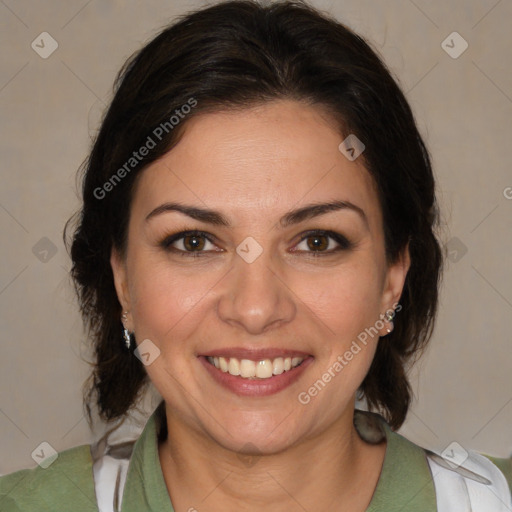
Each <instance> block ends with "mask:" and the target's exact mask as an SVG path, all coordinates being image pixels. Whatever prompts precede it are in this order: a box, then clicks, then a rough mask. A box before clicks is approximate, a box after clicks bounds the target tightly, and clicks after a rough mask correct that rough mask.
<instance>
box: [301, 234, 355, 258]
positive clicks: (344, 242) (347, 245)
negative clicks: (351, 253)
mask: <svg viewBox="0 0 512 512" xmlns="http://www.w3.org/2000/svg"><path fill="white" fill-rule="evenodd" d="M315 235H316V236H326V237H328V238H331V239H332V240H334V241H335V242H336V243H337V244H338V246H337V247H335V248H334V249H329V250H328V251H293V252H305V253H308V254H313V255H315V256H321V255H328V254H334V253H337V252H338V251H342V250H349V249H352V248H353V247H354V244H353V243H352V242H351V241H350V240H349V239H348V238H347V237H346V236H344V235H342V234H341V233H337V232H336V231H330V230H328V229H311V230H308V231H305V232H303V233H301V235H300V236H301V238H300V240H299V241H298V242H297V243H296V244H295V246H297V245H298V244H300V243H301V242H303V241H304V240H306V239H307V238H309V237H311V236H315ZM295 246H294V247H295Z"/></svg>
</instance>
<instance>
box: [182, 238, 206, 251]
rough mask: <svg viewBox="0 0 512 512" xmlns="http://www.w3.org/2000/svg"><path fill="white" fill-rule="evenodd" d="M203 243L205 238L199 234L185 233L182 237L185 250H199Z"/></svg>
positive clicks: (201, 248)
mask: <svg viewBox="0 0 512 512" xmlns="http://www.w3.org/2000/svg"><path fill="white" fill-rule="evenodd" d="M204 245H205V238H204V237H203V236H201V235H185V236H184V237H183V246H184V247H185V250H187V251H196V250H198V251H201V250H203V248H204Z"/></svg>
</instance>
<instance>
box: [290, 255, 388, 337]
mask: <svg viewBox="0 0 512 512" xmlns="http://www.w3.org/2000/svg"><path fill="white" fill-rule="evenodd" d="M380 282H381V276H380V274H379V270H378V267H377V265H375V264H374V263H372V262H370V261H368V262H366V263H365V262H359V263H357V264H354V265H350V266H346V267H339V268H337V269H333V271H332V272H325V273H322V274H320V273H319V274H317V275H315V276H311V277H310V278H307V279H304V278H302V279H297V282H296V283H295V284H294V285H293V289H294V290H297V295H298V296H299V297H300V299H301V300H302V301H303V302H304V303H305V304H306V305H307V306H308V308H309V309H310V310H311V311H312V312H313V313H314V314H315V315H316V316H317V317H318V318H319V319H321V320H322V322H323V323H324V324H325V325H326V326H327V327H328V330H329V331H330V332H331V334H333V335H334V336H336V338H337V339H340V340H344V341H346V339H347V337H350V336H352V337H353V336H356V335H357V334H358V333H359V332H361V330H364V329H365V328H367V327H369V326H371V325H374V323H375V321H376V320H377V319H378V315H379V313H380V311H379V307H380V299H381V295H380Z"/></svg>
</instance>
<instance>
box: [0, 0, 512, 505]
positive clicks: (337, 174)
mask: <svg viewBox="0 0 512 512" xmlns="http://www.w3.org/2000/svg"><path fill="white" fill-rule="evenodd" d="M437 220H438V214H437V205H436V199H435V183H434V179H433V174H432V170H431V165H430V160H429V156H428V152H427V150H426V148H425V146H424V143H423V141H422V139H421V136H420V135H419V133H418V130H417V128H416V125H415V122H414V119H413V116H412V113H411V110H410V108H409V106H408V104H407V102H406V100H405V98H404V96H403V94H402V93H401V91H400V89H399V88H398V86H397V84H396V83H395V81H394V80H393V78H392V77H391V75H390V73H389V71H388V70H387V69H386V67H385V66H384V64H383V63H382V62H381V60H380V59H379V57H378V56H377V55H376V54H375V53H374V51H372V50H371V49H370V47H369V46H368V44H367V43H366V42H365V41H364V40H363V39H362V38H360V37H359V36H357V35H355V34H354V33H352V32H351V31H350V30H349V29H347V28H346V27H344V26H343V25H341V24H340V23H338V22H337V21H335V20H332V19H329V18H327V17H326V16H324V15H322V14H320V13H318V12H317V11H315V10H313V9H312V8H310V7H308V6H306V5H304V4H301V3H297V2H283V3H276V4H272V5H269V6H262V5H259V4H257V3H253V2H251V1H234V2H226V3H221V4H218V5H215V6H213V7H209V8H206V9H202V10H200V11H198V12H196V13H193V14H190V15H188V16H186V17H184V18H183V19H181V20H179V21H178V22H177V23H175V24H174V25H172V26H170V27H169V28H167V29H165V30H164V31H163V32H162V33H161V34H159V35H158V36H157V37H156V38H155V39H154V40H153V41H151V42H150V43H149V44H148V45H146V46H145V47H144V48H143V49H142V50H141V51H140V52H139V53H138V54H137V55H135V56H134V57H133V58H132V59H131V60H130V61H129V62H128V63H127V65H126V66H125V67H124V68H123V70H122V72H121V73H120V75H119V77H118V80H117V88H116V94H115V97H114V99H113V101H112V103H111V105H110V108H109V110H108V112H107V114H106V116H105V118H104V120H103V123H102V126H101V130H100V132H99V134H98V136H97V139H96V141H95V144H94V147H93V149H92V152H91V155H90V157H89V159H88V161H87V165H86V167H85V174H84V183H83V208H82V210H81V212H80V218H79V223H78V226H77V228H76V231H75V233H74V238H73V243H72V247H71V256H72V260H73V277H74V279H75V282H76V285H77V290H78V295H79V299H80V304H81V308H82V313H83V315H84V319H85V321H86V324H87V325H88V327H89V329H90V332H91V336H92V339H93V340H94V343H95V350H96V359H97V360H96V367H95V370H94V374H93V377H92V381H91V387H90V389H89V392H88V394H87V396H86V400H87V401H86V403H87V406H88V408H89V411H90V408H91V407H92V406H93V405H97V407H98V410H99V412H100V415H101V416H102V417H103V418H104V419H105V420H107V421H110V422H116V421H119V420H122V419H123V418H124V417H125V416H126V415H127V414H128V412H129V411H130V410H131V409H132V408H133V406H134V405H135V404H136V403H137V401H138V399H139V398H140V396H141V394H142V391H143V390H144V387H145V384H147V383H148V382H151V383H152V384H153V385H154V386H155V388H156V389H157V390H158V392H159V393H160V395H161V396H162V398H163V400H162V403H161V405H160V406H159V407H158V408H157V410H156V411H155V412H154V414H153V415H152V417H151V418H150V420H149V421H148V423H147V425H146V427H145V429H144V432H143V433H142V434H141V436H140V437H139V439H138V440H137V442H136V443H135V445H134V446H133V443H124V444H120V445H116V446H112V445H109V444H106V443H105V442H104V441H102V442H100V443H98V444H97V445H95V446H94V447H92V448H90V447H88V446H83V447H79V448H75V449H72V450H68V451H66V452H63V453H61V454H59V456H58V458H57V459H56V460H54V461H52V462H51V463H49V464H48V467H47V469H42V468H38V469H36V470H30V471H22V472H18V473H15V474H13V475H10V476H7V477H4V478H3V479H2V480H1V484H0V490H1V493H2V494H3V501H0V507H1V509H2V510H9V511H11V510H24V511H25V510H37V511H42V510H52V511H53V512H55V511H58V510H66V511H67V510H70V509H72V510H74V511H82V510H84V511H85V510H98V509H99V510H102V511H103V510H122V511H123V512H130V511H137V512H140V511H146V510H148V511H157V510H158V511H163V510H176V511H178V512H181V511H193V510H198V511H201V510H208V511H217V510H237V509H238V510H247V511H253V510H272V511H281V510H283V511H284V510H286V511H289V510H310V511H323V510H339V511H352V512H357V511H372V512H373V511H377V510H378V511H380V512H384V511H396V510H415V511H430V510H432V511H433V510H437V509H438V510H469V509H470V508H469V507H472V508H471V510H475V511H476V510H493V511H495V510H496V511H497V510H510V507H511V506H512V502H511V499H510V489H509V487H508V485H509V484H508V483H507V480H506V478H508V479H509V482H510V481H511V480H512V467H511V461H510V460H505V459H492V460H491V458H490V457H484V456H482V455H479V454H476V453H474V452H469V453H468V452H466V451H465V450H463V449H462V447H460V448H459V447H457V446H455V447H453V450H452V454H450V455H449V456H448V457H445V458H443V457H440V456H439V455H436V454H433V453H432V452H429V451H428V450H425V449H423V448H421V447H419V446H417V445H415V444H413V443H411V442H409V441H407V440H406V439H404V438H403V437H401V436H400V435H399V434H397V433H396V432H394V431H395V430H397V429H398V428H399V427H400V426H401V425H402V423H403V422H404V420H405V417H406V415H407V411H408V408H409V403H410V397H411V391H410V387H409V383H408V380H407V376H406V368H407V365H408V364H409V363H410V362H411V361H412V360H413V359H414V358H415V357H417V356H418V355H419V354H420V353H421V351H422V349H423V348H424V347H425V346H426V344H427V343H428V341H429V339H430V336H431V333H432V329H433V325H434V320H435V315H436V309H437V299H438V283H439V279H440V271H441V265H442V257H441V251H440V247H439V243H438V241H437V239H436V236H435V227H436V225H437ZM358 397H359V398H363V397H364V399H365V400H366V402H367V404H368V407H369V409H370V410H374V411H376V412H378V413H379V414H376V413H367V412H362V411H356V410H355V401H356V398H358ZM450 458H451V459H452V460H451V461H450V460H449V459H450Z"/></svg>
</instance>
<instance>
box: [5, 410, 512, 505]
mask: <svg viewBox="0 0 512 512" xmlns="http://www.w3.org/2000/svg"><path fill="white" fill-rule="evenodd" d="M158 423H159V422H158V416H157V413H156V411H155V413H154V414H153V415H152V416H151V417H150V419H149V420H148V422H147V424H146V427H145V428H144V431H143V432H142V434H141V435H140V437H139V439H138V440H137V442H136V443H135V446H134V449H133V454H132V457H131V460H130V465H129V468H128V474H127V477H126V484H125V488H124V496H123V504H122V512H174V509H173V507H172V505H171V500H170V498H169V494H168V492H167V487H166V485H165V481H164V477H163V474H162V470H161V467H160V461H159V457H158V436H157V434H158ZM382 423H383V426H384V429H385V434H386V439H387V446H386V455H385V458H384V464H383V467H382V472H381V475H380V478H379V481H378V484H377V487H376V489H375V493H374V495H373V498H372V500H371V503H370V505H369V507H368V508H367V510H366V512H396V511H398V510H403V511H408V510H414V511H415V512H427V511H428V512H434V511H436V497H435V491H434V483H433V480H432V475H431V473H430V468H429V466H428V462H427V459H426V457H425V452H424V450H423V449H422V448H421V447H419V446H417V445H415V444H414V443H412V442H410V441H408V440H407V439H405V438H404V437H402V436H401V435H400V434H397V433H396V432H393V431H392V430H391V428H390V427H389V425H388V424H387V423H385V422H384V421H382ZM488 458H489V459H490V460H492V462H494V463H495V464H496V465H497V466H498V467H499V468H500V469H501V471H503V473H504V474H505V476H506V478H507V480H508V482H509V485H510V486H511V488H512V458H511V459H496V458H493V457H488ZM92 464H93V461H92V457H91V451H90V447H89V446H88V445H84V446H79V447H77V448H72V449H70V450H66V451H64V452H61V453H59V456H58V458H57V459H56V460H55V461H54V462H53V463H52V464H51V465H50V466H49V467H48V468H47V469H43V468H41V467H37V468H34V469H26V470H22V471H18V472H16V473H12V474H10V475H6V476H4V477H1V478H0V511H2V512H69V511H70V510H73V512H89V511H90V512H97V511H98V508H97V505H96V497H95V494H94V481H93V471H92Z"/></svg>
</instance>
